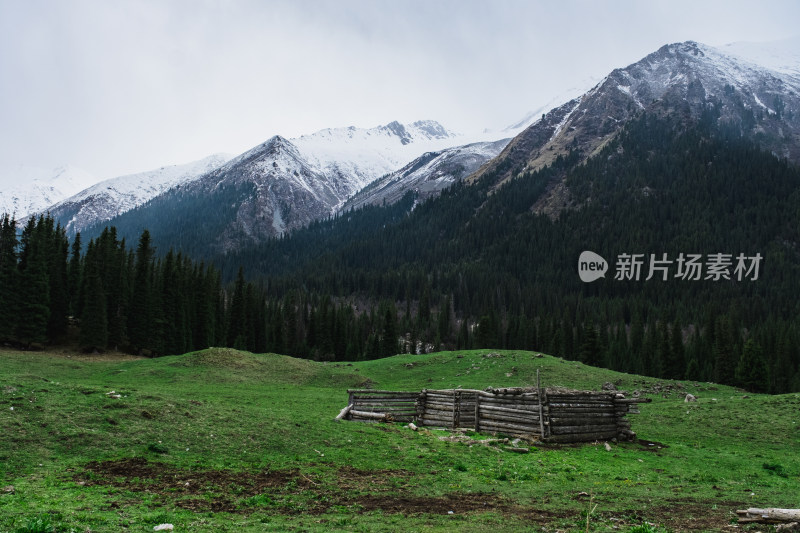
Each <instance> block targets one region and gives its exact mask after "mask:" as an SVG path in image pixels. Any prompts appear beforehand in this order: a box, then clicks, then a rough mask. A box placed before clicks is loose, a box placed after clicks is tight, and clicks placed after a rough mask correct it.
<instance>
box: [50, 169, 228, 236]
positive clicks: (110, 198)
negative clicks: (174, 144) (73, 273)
mask: <svg viewBox="0 0 800 533" xmlns="http://www.w3.org/2000/svg"><path fill="white" fill-rule="evenodd" d="M230 158H231V156H230V155H227V154H215V155H212V156H208V157H206V158H203V159H200V160H199V161H194V162H192V163H187V164H184V165H170V166H165V167H161V168H158V169H155V170H151V171H148V172H140V173H138V174H130V175H127V176H119V177H116V178H111V179H108V180H105V181H101V182H100V183H96V184H95V185H92V186H91V187H88V188H86V189H84V190H82V191H80V192H78V193H77V194H73V195H72V196H70V197H68V198H66V199H64V200H61V201H58V202H54V203H52V204H47V205H48V206H49V207H47V206H44V207H41V208H39V209H38V211H45V210H46V211H47V212H49V213H50V214H51V215H52V216H53V217H54V218H55V219H56V220H58V221H59V222H61V224H62V226H64V228H65V229H67V231H70V232H79V231H83V230H84V229H85V228H87V227H89V226H91V225H93V224H100V223H103V222H105V221H107V220H110V219H111V218H113V217H115V216H117V215H120V214H122V213H124V212H126V211H129V210H131V209H133V208H134V207H137V206H139V205H142V204H143V203H145V202H147V201H148V200H150V199H151V198H153V197H155V196H157V195H159V194H161V193H163V192H164V191H166V190H168V189H170V188H172V187H175V186H177V185H181V184H184V183H187V182H190V181H192V180H195V179H197V178H198V177H200V176H202V175H204V174H206V173H208V172H210V171H212V170H214V169H216V168H219V167H220V166H221V165H222V164H223V163H225V162H226V161H228V160H229V159H230Z"/></svg>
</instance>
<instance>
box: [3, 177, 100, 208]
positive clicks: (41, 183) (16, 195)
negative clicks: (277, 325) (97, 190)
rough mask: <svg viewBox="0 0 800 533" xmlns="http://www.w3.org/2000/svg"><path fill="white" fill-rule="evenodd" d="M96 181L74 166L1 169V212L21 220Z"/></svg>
mask: <svg viewBox="0 0 800 533" xmlns="http://www.w3.org/2000/svg"><path fill="white" fill-rule="evenodd" d="M95 181H97V180H96V179H95V178H94V176H92V175H91V174H89V173H87V172H84V171H83V170H81V169H79V168H76V167H73V166H64V167H58V168H55V169H43V168H39V167H31V166H23V165H20V166H17V167H12V168H7V169H3V170H0V183H2V192H0V213H8V214H9V215H13V216H15V217H16V218H17V220H19V219H22V218H24V217H26V216H28V215H30V214H33V213H37V212H40V211H42V210H45V209H47V207H48V206H51V205H53V204H54V203H56V202H59V201H61V200H64V199H65V198H68V197H69V196H71V195H73V194H75V193H77V192H78V191H80V190H81V189H83V188H84V187H87V186H89V185H91V184H92V183H94V182H95Z"/></svg>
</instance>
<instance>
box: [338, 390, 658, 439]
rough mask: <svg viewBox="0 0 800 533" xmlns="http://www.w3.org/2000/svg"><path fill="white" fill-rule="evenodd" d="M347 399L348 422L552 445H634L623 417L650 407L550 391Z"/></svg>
mask: <svg viewBox="0 0 800 533" xmlns="http://www.w3.org/2000/svg"><path fill="white" fill-rule="evenodd" d="M348 393H349V394H350V401H349V403H348V405H347V407H345V409H343V410H342V413H344V414H341V413H340V417H343V418H345V419H348V420H361V421H370V422H376V421H397V422H416V423H417V424H419V425H422V426H434V427H443V428H447V429H459V428H460V429H472V430H475V431H477V432H481V433H493V434H504V435H510V436H516V437H523V438H526V439H529V440H539V441H544V442H555V443H568V442H585V441H595V440H609V439H619V440H633V439H634V438H635V437H636V434H635V433H634V432H633V431H632V430H631V425H630V422H629V421H628V420H627V419H626V418H625V417H626V415H627V414H628V413H638V412H639V410H638V407H637V405H638V404H639V403H646V402H649V401H650V400H649V399H644V398H625V395H624V394H622V393H620V392H616V391H612V392H594V391H577V390H570V389H563V388H555V387H550V388H539V387H536V388H501V389H493V388H489V389H486V390H483V391H481V390H473V389H447V390H432V389H425V390H423V391H421V392H399V391H375V390H350V391H348ZM340 417H337V418H340Z"/></svg>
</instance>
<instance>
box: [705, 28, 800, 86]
mask: <svg viewBox="0 0 800 533" xmlns="http://www.w3.org/2000/svg"><path fill="white" fill-rule="evenodd" d="M719 49H720V50H721V51H722V52H724V53H726V54H728V55H732V56H736V57H740V58H742V59H745V60H747V61H749V62H751V63H754V64H756V65H760V66H762V67H765V68H768V69H770V70H774V71H775V72H780V73H782V74H788V75H790V76H793V77H800V36H795V37H792V38H790V39H782V40H779V41H771V42H764V43H753V42H745V41H740V42H735V43H730V44H726V45H724V46H721V47H720V48H719Z"/></svg>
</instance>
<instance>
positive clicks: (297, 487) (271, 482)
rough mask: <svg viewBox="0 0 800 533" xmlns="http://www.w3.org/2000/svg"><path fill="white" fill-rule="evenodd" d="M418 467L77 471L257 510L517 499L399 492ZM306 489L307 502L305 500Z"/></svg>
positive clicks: (459, 509) (84, 476)
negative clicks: (319, 472)
mask: <svg viewBox="0 0 800 533" xmlns="http://www.w3.org/2000/svg"><path fill="white" fill-rule="evenodd" d="M412 476H414V473H413V472H410V471H406V470H360V469H357V468H352V467H343V468H340V469H338V470H336V471H335V472H334V473H333V479H332V480H327V479H323V478H322V477H321V476H316V475H306V474H303V473H301V472H300V471H299V470H296V469H291V470H262V471H259V472H234V471H230V470H208V469H204V470H200V469H198V470H190V469H182V468H177V467H175V466H172V465H169V464H166V463H160V462H151V461H148V460H147V459H146V458H143V457H134V458H127V459H119V460H114V461H102V462H97V461H93V462H91V463H88V464H87V465H86V467H85V471H84V472H81V473H78V474H75V475H74V476H73V479H74V480H75V481H77V482H78V483H80V484H82V485H84V486H110V487H115V488H120V489H125V490H128V491H134V492H148V493H150V494H156V495H158V496H159V497H161V499H163V500H164V501H167V500H172V503H173V504H174V505H175V506H177V507H180V508H182V509H187V510H190V511H196V512H207V511H213V512H229V513H250V512H253V511H255V510H262V511H263V510H265V509H264V506H262V505H258V504H256V505H253V504H247V503H245V502H246V501H247V500H248V499H252V498H253V497H264V496H266V500H267V501H269V502H271V503H270V505H269V506H268V509H267V510H271V511H273V512H278V513H281V514H297V513H301V512H302V513H312V514H322V513H325V512H327V511H328V510H329V509H331V508H332V507H334V506H337V507H347V508H348V509H349V510H350V511H351V512H354V513H363V512H369V511H377V510H381V511H383V512H385V513H403V514H448V512H453V513H468V512H488V511H498V512H511V509H512V505H511V504H510V503H509V502H508V501H507V500H505V499H504V498H502V497H499V496H496V495H493V494H461V493H453V494H448V495H445V496H440V497H425V496H408V495H404V496H398V495H396V494H391V493H393V492H395V491H398V490H401V491H402V489H404V488H405V487H406V486H407V485H408V483H407V481H406V480H409V479H410V478H411V477H412ZM298 496H299V497H300V498H301V500H302V503H301V504H300V505H298V502H297V500H298Z"/></svg>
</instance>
